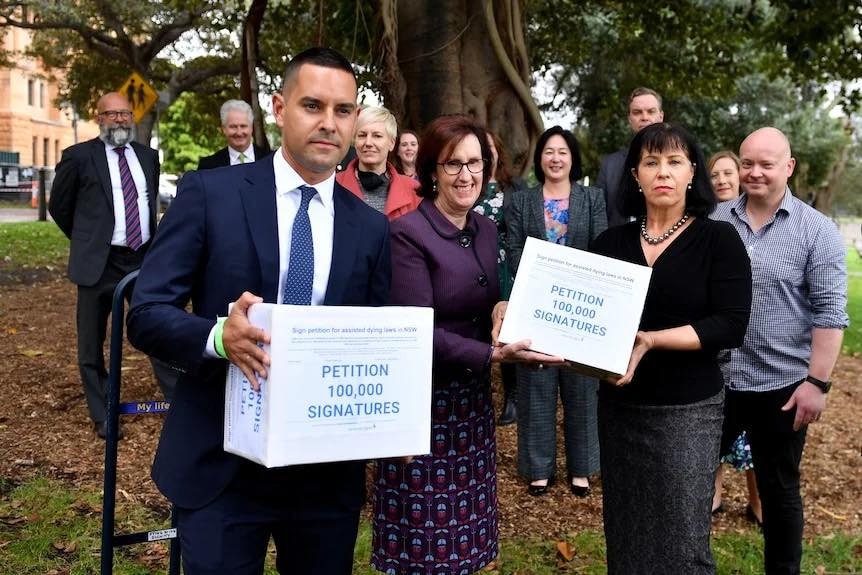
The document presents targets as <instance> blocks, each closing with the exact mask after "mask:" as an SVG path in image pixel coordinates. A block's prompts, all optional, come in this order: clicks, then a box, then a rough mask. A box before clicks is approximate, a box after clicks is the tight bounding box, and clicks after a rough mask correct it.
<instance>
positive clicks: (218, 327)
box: [213, 317, 227, 359]
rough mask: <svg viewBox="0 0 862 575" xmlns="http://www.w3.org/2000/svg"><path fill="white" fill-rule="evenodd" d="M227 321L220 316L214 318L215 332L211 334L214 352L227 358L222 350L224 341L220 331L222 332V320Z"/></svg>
mask: <svg viewBox="0 0 862 575" xmlns="http://www.w3.org/2000/svg"><path fill="white" fill-rule="evenodd" d="M225 321H227V318H226V317H220V318H217V319H216V324H215V333H214V334H213V343H214V344H215V352H216V354H217V355H218V356H219V357H221V358H223V359H227V353H225V350H224V342H223V341H222V333H223V332H224V322H225Z"/></svg>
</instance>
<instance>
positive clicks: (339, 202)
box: [323, 183, 359, 305]
mask: <svg viewBox="0 0 862 575" xmlns="http://www.w3.org/2000/svg"><path fill="white" fill-rule="evenodd" d="M348 194H351V192H350V191H348V190H347V189H345V188H344V187H343V186H341V184H338V183H336V184H335V189H334V190H333V193H332V199H333V204H334V206H335V221H334V225H333V236H334V237H333V240H332V265H331V266H330V269H329V283H328V284H327V286H326V297H324V298H323V303H324V305H338V304H339V303H340V302H342V301H343V300H344V295H343V294H344V290H346V289H347V286H348V284H349V283H350V274H351V272H352V270H353V261H354V260H355V259H356V248H357V245H358V243H359V225H358V224H357V223H356V218H355V217H354V216H353V211H354V209H355V208H354V207H352V206H351V205H350V204H348V203H347V202H346V201H345V197H346V196H347V195H348Z"/></svg>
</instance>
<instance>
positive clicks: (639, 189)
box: [638, 184, 644, 194]
mask: <svg viewBox="0 0 862 575" xmlns="http://www.w3.org/2000/svg"><path fill="white" fill-rule="evenodd" d="M638 192H639V193H641V194H642V193H644V190H643V188H642V187H641V185H640V184H638Z"/></svg>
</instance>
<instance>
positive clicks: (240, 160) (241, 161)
mask: <svg viewBox="0 0 862 575" xmlns="http://www.w3.org/2000/svg"><path fill="white" fill-rule="evenodd" d="M247 159H248V158H247V157H246V155H245V152H240V153H239V163H240V164H244V163H245V161H246V160H247Z"/></svg>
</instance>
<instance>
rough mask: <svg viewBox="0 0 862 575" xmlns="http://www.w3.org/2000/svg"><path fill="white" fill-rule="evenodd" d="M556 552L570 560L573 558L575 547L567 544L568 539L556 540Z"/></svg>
mask: <svg viewBox="0 0 862 575" xmlns="http://www.w3.org/2000/svg"><path fill="white" fill-rule="evenodd" d="M557 553H559V554H560V557H562V558H563V559H565V560H566V561H571V560H572V559H574V558H575V549H574V548H573V547H572V546H571V545H569V542H568V541H557Z"/></svg>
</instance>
